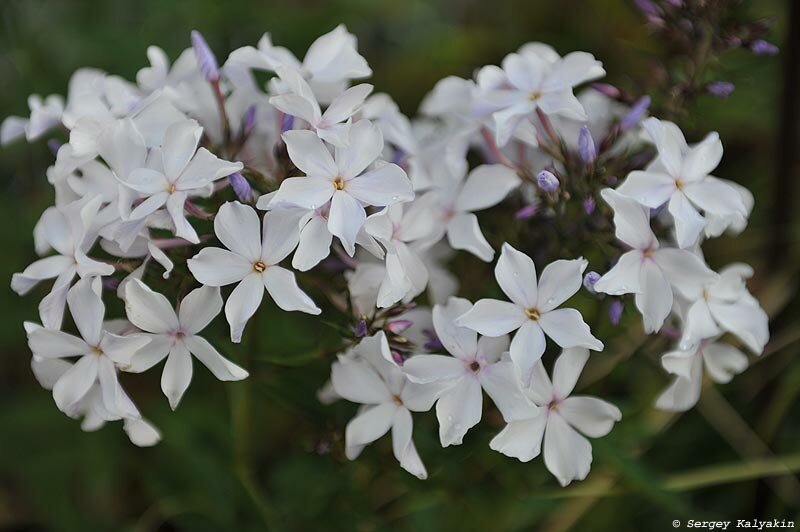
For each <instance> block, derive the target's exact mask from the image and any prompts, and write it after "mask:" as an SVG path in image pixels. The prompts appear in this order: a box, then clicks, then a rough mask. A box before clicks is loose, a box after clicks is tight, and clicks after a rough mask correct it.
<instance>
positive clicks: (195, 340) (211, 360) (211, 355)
mask: <svg viewBox="0 0 800 532" xmlns="http://www.w3.org/2000/svg"><path fill="white" fill-rule="evenodd" d="M184 341H185V343H186V347H187V349H189V352H190V353H191V354H193V355H194V356H195V358H197V360H199V361H200V362H201V363H202V364H203V365H204V366H205V367H207V368H208V370H209V371H210V372H211V373H213V374H214V376H215V377H216V378H217V379H219V380H221V381H240V380H242V379H246V378H247V377H248V376H249V374H248V373H247V371H246V370H245V369H243V368H241V367H239V366H237V365H236V364H234V363H233V362H231V361H230V360H228V359H227V358H225V357H223V356H222V355H220V354H219V351H217V350H216V349H215V348H214V346H212V345H211V344H210V343H208V340H206V339H205V338H203V337H201V336H196V335H193V336H187V337H186V338H185V340H184Z"/></svg>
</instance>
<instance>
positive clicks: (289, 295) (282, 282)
mask: <svg viewBox="0 0 800 532" xmlns="http://www.w3.org/2000/svg"><path fill="white" fill-rule="evenodd" d="M262 278H263V281H264V286H266V288H267V292H269V295H270V297H271V298H272V300H273V301H275V304H277V305H278V306H279V307H280V308H282V309H283V310H287V311H292V310H299V311H301V312H306V313H308V314H319V313H320V312H322V311H321V310H320V309H319V307H317V305H316V304H315V303H314V301H312V299H311V298H310V297H308V295H307V294H306V293H305V292H303V291H302V290H301V289H300V287H299V286H297V279H295V276H294V272H292V271H289V270H287V269H286V268H281V267H280V266H270V267H269V268H267V270H266V271H265V272H264V273H263V274H262Z"/></svg>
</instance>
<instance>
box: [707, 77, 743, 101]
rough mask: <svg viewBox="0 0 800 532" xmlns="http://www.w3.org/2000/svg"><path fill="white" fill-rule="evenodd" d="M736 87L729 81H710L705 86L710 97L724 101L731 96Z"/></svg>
mask: <svg viewBox="0 0 800 532" xmlns="http://www.w3.org/2000/svg"><path fill="white" fill-rule="evenodd" d="M735 88H736V87H735V86H734V84H733V83H731V82H729V81H712V82H711V83H709V84H708V85H706V91H708V93H709V94H711V95H712V96H716V97H717V98H722V99H725V98H727V97H728V96H730V95H731V93H732V92H733V89H735Z"/></svg>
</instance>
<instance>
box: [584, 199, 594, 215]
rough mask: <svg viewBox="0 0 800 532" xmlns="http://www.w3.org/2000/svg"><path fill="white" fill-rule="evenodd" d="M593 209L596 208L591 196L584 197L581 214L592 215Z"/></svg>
mask: <svg viewBox="0 0 800 532" xmlns="http://www.w3.org/2000/svg"><path fill="white" fill-rule="evenodd" d="M595 207H597V203H596V202H595V201H594V198H593V197H592V196H586V198H584V200H583V212H585V213H586V214H592V213H593V212H594V209H595Z"/></svg>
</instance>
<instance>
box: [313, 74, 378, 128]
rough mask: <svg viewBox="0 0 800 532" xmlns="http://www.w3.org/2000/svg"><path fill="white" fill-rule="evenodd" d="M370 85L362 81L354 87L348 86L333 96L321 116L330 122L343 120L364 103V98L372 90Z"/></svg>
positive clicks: (334, 122)
mask: <svg viewBox="0 0 800 532" xmlns="http://www.w3.org/2000/svg"><path fill="white" fill-rule="evenodd" d="M372 89H373V87H372V85H370V84H368V83H362V84H360V85H356V86H354V87H350V88H349V89H347V90H346V91H344V92H343V93H342V94H340V95H339V96H337V97H336V98H334V100H333V101H332V102H331V104H330V105H329V106H328V108H327V109H325V112H324V113H323V114H322V118H323V119H324V120H327V121H328V122H329V123H331V124H336V123H339V122H344V121H345V120H347V119H348V118H350V117H351V116H353V114H354V113H355V112H356V110H357V109H358V108H359V106H361V104H362V103H364V100H365V99H366V98H367V96H369V93H370V92H372Z"/></svg>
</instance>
